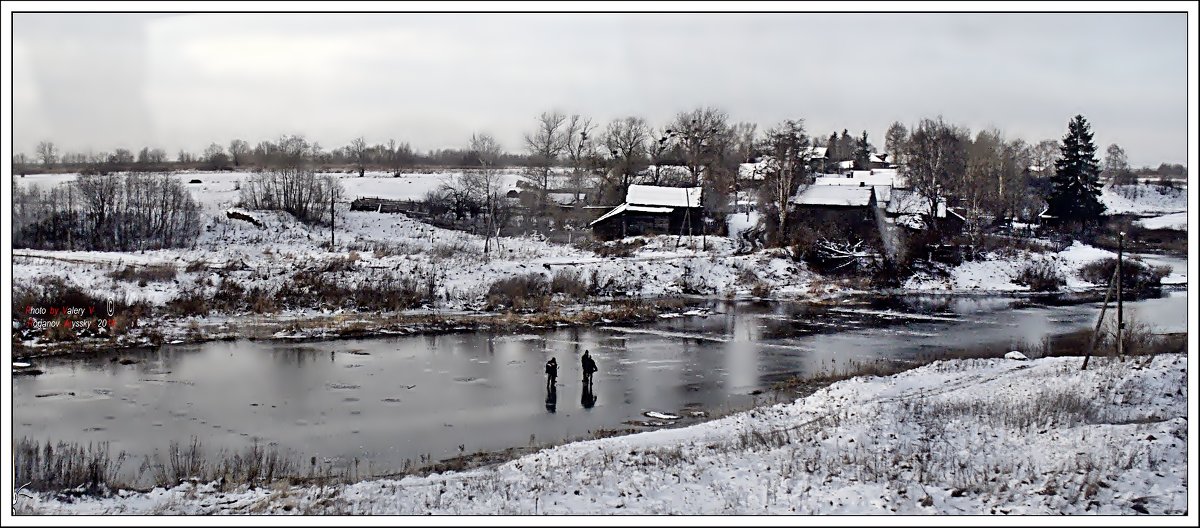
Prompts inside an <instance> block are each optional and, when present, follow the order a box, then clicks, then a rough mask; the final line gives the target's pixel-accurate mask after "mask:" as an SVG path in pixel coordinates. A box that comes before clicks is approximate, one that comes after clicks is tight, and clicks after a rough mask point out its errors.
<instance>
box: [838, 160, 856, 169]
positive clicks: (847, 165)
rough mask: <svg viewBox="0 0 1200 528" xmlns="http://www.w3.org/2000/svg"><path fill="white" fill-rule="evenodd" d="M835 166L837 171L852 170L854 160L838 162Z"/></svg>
mask: <svg viewBox="0 0 1200 528" xmlns="http://www.w3.org/2000/svg"><path fill="white" fill-rule="evenodd" d="M837 166H838V168H839V169H852V168H854V160H846V161H839V162H837Z"/></svg>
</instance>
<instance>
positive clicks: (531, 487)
mask: <svg viewBox="0 0 1200 528" xmlns="http://www.w3.org/2000/svg"><path fill="white" fill-rule="evenodd" d="M1080 361H1081V360H1080V358H1075V357H1071V358H1043V359H1037V360H1032V361H1020V360H1009V359H983V360H978V359H977V360H955V361H942V362H937V363H933V364H931V365H927V366H924V367H921V368H917V369H914V370H911V371H908V372H904V373H901V374H898V375H895V376H891V377H886V378H876V377H869V378H855V379H850V380H846V381H843V382H839V383H836V384H834V385H831V386H829V387H827V388H825V389H822V390H820V391H818V392H816V393H814V394H813V395H811V396H809V397H806V398H803V399H801V400H797V401H796V402H793V403H787V404H779V405H775V406H772V407H766V408H761V409H757V410H754V411H749V412H746V413H740V414H736V415H732V416H729V417H726V418H722V419H719V420H714V421H711V422H707V423H703V424H698V425H695V426H691V427H685V428H679V429H668V430H659V431H653V432H647V433H641V434H635V435H631V436H624V437H616V438H608V439H602V440H593V441H586V442H578V443H572V444H567V445H563V446H559V447H555V448H551V449H547V450H544V451H541V452H538V453H535V454H531V455H528V456H524V457H521V458H519V459H516V460H513V461H510V462H507V463H504V464H501V465H498V466H493V467H487V468H481V469H476V470H471V471H466V472H462V473H446V474H436V475H430V476H425V477H407V478H403V479H401V480H375V481H367V482H360V483H356V484H350V485H341V486H325V487H316V486H314V487H291V488H281V487H264V488H259V489H253V490H240V491H235V492H222V491H219V490H217V489H216V485H215V484H184V485H181V486H178V487H175V488H172V489H161V488H159V489H155V490H152V491H150V492H148V493H122V494H121V496H119V497H110V498H99V499H95V498H93V499H81V500H77V501H74V502H66V501H60V500H58V499H56V498H54V497H53V496H51V495H46V494H40V495H39V494H32V493H28V492H22V493H21V494H20V495H19V496H18V497H17V498H16V502H15V508H16V511H17V512H18V513H38V514H163V513H185V514H246V513H268V514H287V513H290V514H325V513H329V514H334V513H337V514H426V513H437V514H534V513H537V514H614V513H616V514H666V513H673V514H722V513H739V514H763V513H768V514H792V513H815V514H889V513H899V514H931V513H948V514H996V515H1001V514H1139V513H1142V514H1145V513H1151V514H1183V513H1185V511H1186V509H1187V458H1186V457H1187V447H1186V446H1187V408H1186V407H1187V390H1188V389H1187V373H1186V370H1187V358H1186V356H1185V355H1183V354H1169V355H1163V356H1159V357H1155V358H1153V359H1152V360H1151V359H1150V358H1134V359H1132V360H1129V361H1125V362H1118V361H1116V360H1113V359H1109V358H1099V359H1098V360H1095V361H1093V363H1092V365H1093V366H1092V367H1091V368H1090V369H1089V370H1088V371H1080V370H1079V365H1080Z"/></svg>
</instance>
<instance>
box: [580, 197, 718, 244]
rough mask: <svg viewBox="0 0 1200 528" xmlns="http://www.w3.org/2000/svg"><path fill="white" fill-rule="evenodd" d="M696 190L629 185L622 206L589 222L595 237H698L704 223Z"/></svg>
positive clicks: (701, 207)
mask: <svg viewBox="0 0 1200 528" xmlns="http://www.w3.org/2000/svg"><path fill="white" fill-rule="evenodd" d="M701 194H702V193H701V188H700V187H658V186H654V185H630V186H629V190H628V191H627V192H626V194H625V203H623V204H621V205H618V206H616V207H614V208H613V209H612V210H610V211H608V212H607V213H604V214H603V215H602V216H600V218H597V219H596V220H594V221H592V224H591V227H592V232H593V233H594V234H595V235H596V237H597V238H600V239H604V240H613V239H617V238H623V237H627V236H646V235H667V234H672V235H677V234H680V233H683V234H699V233H701V229H702V226H703V222H704V207H703V205H702V204H701V198H702V196H701Z"/></svg>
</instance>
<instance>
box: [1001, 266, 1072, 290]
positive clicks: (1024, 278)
mask: <svg viewBox="0 0 1200 528" xmlns="http://www.w3.org/2000/svg"><path fill="white" fill-rule="evenodd" d="M1013 283H1015V284H1019V285H1021V286H1028V287H1029V289H1030V291H1035V292H1053V291H1058V289H1059V288H1060V287H1061V286H1062V285H1064V284H1066V283H1067V281H1066V279H1064V278H1063V276H1062V274H1061V273H1059V272H1058V267H1057V266H1055V265H1054V263H1053V262H1051V261H1049V260H1032V261H1029V262H1027V263H1025V265H1024V266H1023V267H1022V268H1021V270H1020V271H1018V272H1017V276H1016V278H1014V279H1013Z"/></svg>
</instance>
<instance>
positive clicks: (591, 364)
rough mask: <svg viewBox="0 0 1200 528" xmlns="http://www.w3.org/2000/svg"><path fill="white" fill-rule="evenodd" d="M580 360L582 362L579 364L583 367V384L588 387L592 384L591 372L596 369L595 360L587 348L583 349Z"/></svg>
mask: <svg viewBox="0 0 1200 528" xmlns="http://www.w3.org/2000/svg"><path fill="white" fill-rule="evenodd" d="M580 362H581V363H582V364H581V365H580V366H581V367H583V384H584V385H585V386H587V387H588V388H589V389H590V388H591V386H592V374H594V373H595V372H596V371H597V370H598V369H597V368H596V362H595V360H593V359H592V354H591V353H590V352H589V351H587V350H584V351H583V358H582V359H581V360H580Z"/></svg>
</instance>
